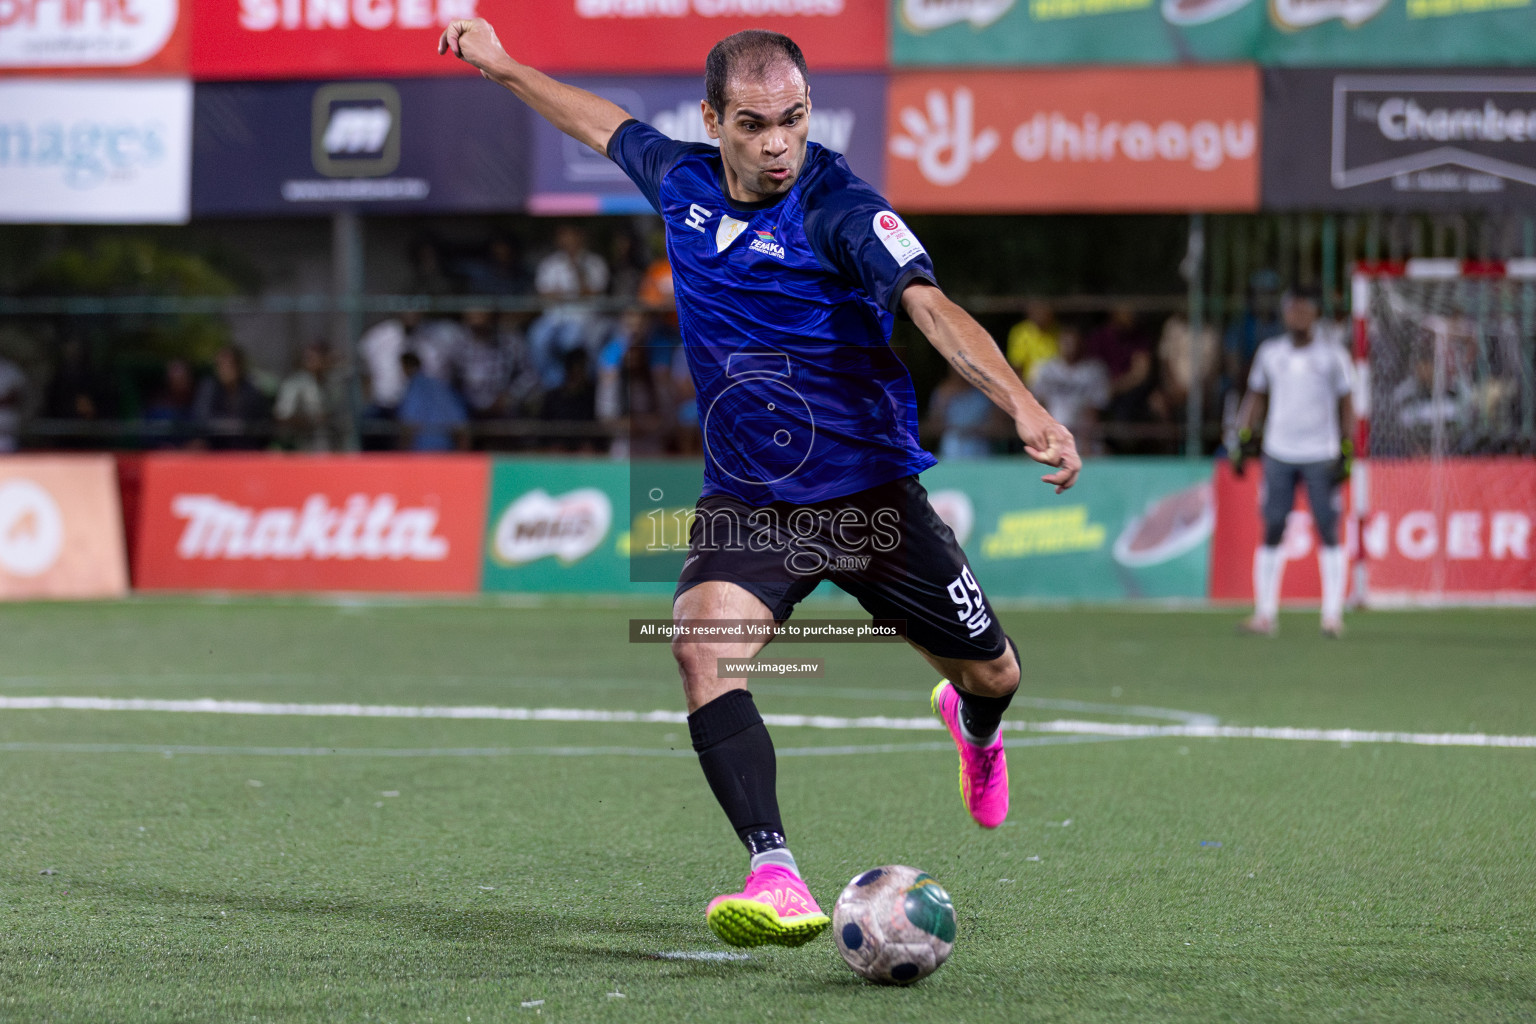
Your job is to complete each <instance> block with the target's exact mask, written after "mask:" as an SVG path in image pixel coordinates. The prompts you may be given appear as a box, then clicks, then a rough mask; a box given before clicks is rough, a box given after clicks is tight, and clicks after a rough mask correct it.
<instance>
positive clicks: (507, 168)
mask: <svg viewBox="0 0 1536 1024" xmlns="http://www.w3.org/2000/svg"><path fill="white" fill-rule="evenodd" d="M526 120H527V118H526V110H525V108H524V107H523V105H522V104H521V103H518V102H517V101H516V100H515V99H513V98H512V97H511V95H509V94H508V93H507V92H506V91H505V90H502V89H497V88H493V87H491V86H490V84H489V83H487V82H486V81H484V80H483V79H480V78H475V79H472V80H471V79H463V80H461V79H415V80H412V79H403V80H398V81H390V82H383V81H378V82H254V83H216V84H200V85H198V87H197V99H196V117H195V124H194V139H193V148H194V152H195V160H194V162H193V177H192V209H193V212H194V213H196V214H197V215H198V216H228V215H237V216H241V215H260V216H265V215H271V214H292V215H300V216H313V215H316V214H321V213H326V212H329V211H333V210H338V209H369V210H376V211H379V212H384V211H390V212H396V213H482V212H485V213H489V212H503V211H513V210H521V209H522V206H523V202H524V200H525V198H526V196H527V181H528V175H527V148H528V143H527V135H526Z"/></svg>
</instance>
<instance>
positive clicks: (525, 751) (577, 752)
mask: <svg viewBox="0 0 1536 1024" xmlns="http://www.w3.org/2000/svg"><path fill="white" fill-rule="evenodd" d="M1124 738H1125V737H1121V736H1029V737H1025V738H1024V739H1015V740H1008V741H1007V744H1006V745H1007V746H1008V747H1009V748H1010V749H1012V748H1015V747H1047V746H1058V745H1061V744H1069V743H1114V742H1118V741H1120V740H1122V739H1124ZM954 746H955V745H954V743H952V742H951V741H949V740H941V741H938V742H934V743H874V744H860V745H847V746H835V747H783V748H780V749H778V750H776V751H775V754H776V755H777V756H779V757H841V756H847V755H853V754H903V753H917V752H925V751H931V750H953V749H954ZM0 753H14V754H159V755H161V756H162V757H176V756H186V755H199V754H203V755H215V756H226V757H517V756H520V755H521V756H528V755H532V756H535V757H682V758H688V759H689V760H692V759H693V758H694V757H695V756H696V755H695V754H694V752H693V750H692V749H691V748H689V747H686V746H683V747H232V746H208V745H198V746H192V745H186V744H177V743H158V744H157V743H26V742H19V743H0Z"/></svg>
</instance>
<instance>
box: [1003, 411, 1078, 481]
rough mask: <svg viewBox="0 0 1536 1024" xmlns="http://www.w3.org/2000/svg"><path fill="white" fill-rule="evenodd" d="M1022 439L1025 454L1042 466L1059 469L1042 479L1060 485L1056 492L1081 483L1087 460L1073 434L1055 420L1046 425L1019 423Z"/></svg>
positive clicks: (1021, 421)
mask: <svg viewBox="0 0 1536 1024" xmlns="http://www.w3.org/2000/svg"><path fill="white" fill-rule="evenodd" d="M1017 426H1018V429H1019V439H1020V440H1022V441H1023V442H1024V454H1026V455H1028V456H1029V457H1030V458H1032V459H1034V460H1035V461H1036V462H1038V463H1041V464H1042V465H1046V466H1052V467H1055V469H1056V472H1054V473H1050V474H1047V475H1046V476H1043V477H1041V478H1040V479H1041V480H1043V481H1045V482H1046V483H1048V484H1055V485H1056V493H1057V494H1060V493H1061V492H1062V491H1064V490H1066V489H1067V488H1069V487H1071V486H1072V485H1073V484H1074V483H1076V482H1077V474H1078V473H1080V472H1082V469H1083V460H1082V457H1081V456H1079V455H1078V454H1077V441H1076V440H1075V439H1074V438H1073V437H1072V432H1071V431H1070V430H1068V429H1067V428H1066V427H1064V426H1062V425H1061V424H1060V423H1058V422H1056V421H1055V420H1053V419H1052V420H1047V422H1045V423H1044V424H1041V423H1038V422H1026V421H1024V420H1020V421H1019V422H1018V424H1017Z"/></svg>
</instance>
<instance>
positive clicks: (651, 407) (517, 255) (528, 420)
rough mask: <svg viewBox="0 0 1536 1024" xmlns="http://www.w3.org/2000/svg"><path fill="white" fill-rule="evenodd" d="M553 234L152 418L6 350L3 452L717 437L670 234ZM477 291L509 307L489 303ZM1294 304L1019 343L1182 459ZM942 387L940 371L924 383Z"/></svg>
mask: <svg viewBox="0 0 1536 1024" xmlns="http://www.w3.org/2000/svg"><path fill="white" fill-rule="evenodd" d="M551 241H552V244H551V245H550V247H549V249H548V251H547V252H545V253H544V254H543V255H542V256H541V257H539V258H537V259H526V258H525V256H524V250H523V248H522V245H521V242H520V241H519V240H518V239H517V238H515V237H513V236H511V235H505V234H497V235H494V236H492V237H491V238H490V239H489V240H488V241H487V242H485V244H483V245H480V246H477V247H474V248H472V249H466V250H460V251H457V252H454V251H450V250H448V249H446V248H445V247H444V246H442V245H441V244H440V243H438V242H436V241H435V240H433V239H431V238H428V237H420V238H417V239H416V240H414V241H413V242H412V243H411V244H410V245H409V247H408V258H407V261H406V268H407V273H408V274H409V281H408V282H406V283H405V284H404V287H405V289H406V290H408V291H409V292H410V293H411V294H413V295H416V296H424V297H430V298H433V299H439V298H451V300H452V301H450V302H435V303H432V304H431V305H432V306H434V307H435V308H437V309H442V308H444V307H445V306H449V307H457V308H459V309H462V310H463V311H462V312H460V313H456V314H444V313H429V312H423V311H412V310H407V311H403V312H399V313H396V314H393V315H389V316H386V317H385V318H383V319H380V320H378V321H377V322H374V323H372V324H371V325H369V326H368V327H367V328H366V329H365V330H364V331H363V333H362V334H361V336H360V337H359V338H358V339H357V340H356V344H355V347H354V350H353V351H352V352H350V353H342V352H338V351H336V350H333V349H332V348H331V346H329V345H328V344H326V343H325V342H322V341H319V340H311V341H309V342H308V343H306V344H304V345H303V346H302V348H301V350H300V351H299V352H298V353H297V354H296V358H295V359H294V360H293V366H292V367H291V369H290V371H289V372H288V373H287V374H286V375H280V374H263V373H260V372H255V371H253V370H252V368H251V367H250V366H249V365H248V364H247V359H246V357H245V354H244V353H243V352H242V351H241V350H240V349H239V348H237V347H233V346H229V347H225V348H223V349H222V350H220V351H219V352H218V353H217V354H216V355H215V356H214V358H213V359H212V360H211V365H210V366H208V367H207V368H206V371H205V372H203V373H201V374H199V372H198V370H197V368H196V367H195V366H194V365H193V363H192V362H190V361H189V360H187V359H183V358H173V359H170V360H168V361H167V362H165V363H164V364H163V367H162V368H161V370H158V371H157V372H158V373H159V379H158V382H157V383H156V384H154V385H153V386H152V387H150V388H148V389H147V392H148V397H147V398H146V399H144V400H143V401H142V402H141V403H139V404H138V406H137V408H136V409H135V410H134V413H135V416H134V417H115V416H114V414H115V413H117V412H119V410H117V409H115V408H113V404H112V402H111V401H109V400H108V399H107V398H106V397H105V396H104V391H103V389H102V388H101V386H100V383H99V378H98V376H97V375H95V374H93V372H92V367H91V365H90V358H89V353H88V351H87V349H86V347H85V346H84V345H82V344H81V342H80V341H79V340H78V338H70V337H66V338H65V339H64V340H63V341H62V343H61V344H60V345H59V346H58V347H57V350H56V358H55V360H54V364H53V367H52V373H51V375H49V376H48V378H47V379H46V385H45V387H44V389H43V392H44V393H43V394H41V395H36V394H32V393H31V392H29V389H28V381H27V375H26V373H25V372H24V371H23V368H22V367H21V366H18V365H17V364H16V363H15V362H12V361H10V360H7V359H6V358H4V355H3V354H0V451H7V450H14V449H15V448H16V447H17V446H18V441H19V438H20V437H21V435H22V432H23V427H24V426H25V425H26V423H25V421H26V419H27V414H29V413H30V415H31V416H32V417H33V418H35V419H38V420H43V421H48V422H49V423H51V424H69V423H76V424H82V423H83V424H86V425H89V424H90V423H92V422H100V423H108V422H109V421H114V419H116V421H117V422H119V423H121V421H122V420H127V419H132V420H133V421H134V422H136V423H137V424H138V426H139V433H138V434H137V435H134V434H132V433H131V432H130V433H126V434H125V433H123V432H122V431H119V432H118V433H117V434H115V435H113V434H111V433H110V432H107V433H102V434H98V435H95V436H93V435H91V433H90V431H88V430H80V431H77V432H76V433H75V434H73V435H72V434H71V433H70V432H69V431H68V430H57V431H56V432H55V433H54V434H53V435H51V436H47V437H46V438H45V439H44V441H43V444H45V445H47V446H49V447H69V446H71V445H79V446H85V447H98V446H101V445H103V444H112V443H129V444H134V443H137V444H139V445H140V446H143V447H151V448H156V447H159V448H193V449H211V450H241V449H265V448H272V447H276V448H281V449H286V450H292V451H306V452H325V451H347V450H357V449H364V450H409V451H423V452H434V451H453V450H467V449H471V448H478V449H482V450H483V449H491V450H508V451H520V450H535V449H537V450H554V451H562V452H572V453H592V454H600V453H606V454H609V455H611V456H613V457H616V458H622V457H628V456H654V455H667V454H695V453H697V452H699V451H700V450H701V443H700V439H699V429H698V420H697V411H696V409H695V408H694V402H693V386H692V380H691V378H690V376H689V373H688V367H687V364H686V361H685V359H684V356H683V348H682V344H681V339H680V337H679V331H678V322H677V315H676V311H675V306H674V303H673V295H672V275H671V268H670V266H669V265H668V263H667V259H666V256H665V253H664V251H662V249H661V246H660V245H659V244H657V243H659V238H657V239H654V240H653V239H649V238H646V237H643V236H642V235H641V234H640V233H639V232H638V231H636V230H635V226H634V225H633V224H631V225H626V226H625V227H623V228H621V229H620V230H618V231H617V232H615V233H614V234H613V235H612V236H611V238H610V239H609V242H608V244H607V245H606V246H603V247H602V248H603V250H604V251H603V252H599V251H598V250H597V247H595V246H594V245H593V243H592V241H591V239H590V238H589V236H588V234H587V232H586V230H585V229H584V228H583V227H582V226H581V225H580V224H578V223H575V222H568V223H560V224H558V225H556V226H555V228H554V230H553V232H552V239H551ZM1269 277H1270V278H1273V277H1274V275H1272V274H1271V275H1269ZM477 296H480V297H485V298H486V299H488V300H493V301H487V302H486V303H484V304H483V305H478V306H477V305H476V304H475V297H477ZM506 299H514V300H520V301H516V302H510V303H509V302H506V301H503V300H506ZM524 300H525V301H524ZM1278 306H1279V294H1278V286H1277V284H1276V283H1275V281H1272V280H1268V279H1263V280H1261V279H1260V278H1257V277H1256V278H1255V282H1254V284H1253V285H1252V287H1251V288H1250V291H1249V294H1248V296H1247V301H1246V302H1245V303H1244V305H1243V307H1242V309H1241V311H1240V313H1239V314H1238V315H1236V316H1235V317H1233V318H1231V319H1230V321H1229V322H1228V323H1227V324H1226V330H1225V331H1224V332H1222V333H1221V334H1220V335H1218V332H1217V331H1216V330H1215V329H1213V328H1212V327H1211V326H1206V327H1205V328H1204V329H1203V333H1202V335H1201V338H1200V344H1199V346H1198V348H1199V352H1200V353H1201V356H1200V358H1199V359H1198V360H1195V359H1192V358H1191V353H1192V346H1191V344H1190V341H1191V339H1190V327H1189V323H1188V321H1187V320H1186V318H1185V317H1184V316H1183V315H1182V314H1174V315H1172V316H1158V317H1152V316H1149V315H1147V314H1145V313H1143V312H1139V311H1138V310H1137V309H1136V308H1135V307H1133V306H1130V305H1123V304H1122V305H1114V306H1112V307H1111V308H1109V309H1108V310H1107V311H1106V312H1103V313H1100V314H1098V315H1096V316H1094V317H1091V318H1089V317H1059V316H1058V315H1057V311H1056V310H1055V309H1053V307H1052V305H1051V304H1050V303H1049V302H1048V301H1045V300H1034V301H1030V302H1028V303H1026V304H1025V312H1024V316H1023V318H1022V319H1021V320H1020V321H1019V322H1018V323H1016V324H1014V325H1012V327H1011V328H1010V329H1008V330H1007V331H1006V333H1005V334H1004V335H1003V336H1002V337H1000V338H999V344H1000V347H1001V348H1002V350H1003V352H1004V354H1005V356H1006V358H1007V360H1008V362H1009V364H1010V365H1011V366H1012V367H1013V369H1014V370H1015V372H1017V373H1018V374H1019V376H1020V378H1021V379H1022V380H1023V381H1024V382H1025V383H1026V384H1027V385H1028V386H1029V387H1030V388H1031V390H1032V391H1033V392H1034V394H1035V395H1036V396H1037V397H1038V398H1039V399H1040V401H1041V402H1042V403H1043V404H1044V405H1045V406H1046V408H1047V409H1049V410H1050V412H1051V414H1052V415H1053V416H1055V417H1056V418H1057V419H1058V420H1060V421H1061V422H1063V423H1065V424H1066V425H1067V426H1068V427H1069V428H1070V429H1071V430H1072V431H1073V433H1074V434H1075V435H1076V436H1077V437H1078V439H1079V447H1080V449H1081V450H1082V451H1083V452H1084V453H1085V454H1106V453H1111V454H1172V453H1175V452H1179V451H1182V450H1183V447H1184V431H1185V421H1186V415H1187V411H1188V408H1189V403H1190V401H1191V398H1192V396H1193V395H1194V394H1196V393H1198V394H1199V396H1200V398H1201V402H1202V406H1203V410H1204V419H1205V420H1206V422H1207V423H1211V424H1214V422H1215V421H1216V420H1217V419H1218V418H1219V417H1220V418H1225V419H1230V418H1232V417H1233V416H1235V411H1236V405H1237V400H1238V398H1240V396H1241V393H1242V389H1243V382H1244V380H1245V376H1246V373H1247V368H1248V364H1249V362H1250V361H1251V359H1252V356H1253V353H1254V351H1255V350H1256V349H1257V347H1258V345H1259V344H1260V343H1261V342H1263V341H1264V340H1266V339H1268V338H1270V337H1273V336H1275V335H1277V334H1280V333H1281V331H1282V328H1281V325H1280V322H1279V315H1278ZM509 307H510V309H509ZM512 310H516V311H512ZM1318 330H1319V331H1320V332H1321V333H1323V334H1324V335H1326V337H1325V340H1327V341H1329V342H1330V343H1339V344H1342V343H1344V337H1345V332H1344V330H1343V327H1342V325H1340V324H1339V323H1337V322H1335V321H1330V320H1324V321H1322V322H1321V323H1320V325H1319V328H1318ZM1197 364H1198V365H1197ZM1425 365H1427V364H1424V363H1423V361H1422V360H1421V361H1420V364H1418V365H1416V366H1414V367H1412V368H1409V372H1406V373H1405V374H1404V376H1405V380H1404V383H1403V385H1402V387H1401V389H1400V390H1401V391H1402V402H1401V404H1402V405H1403V407H1404V408H1405V409H1410V410H1411V411H1412V414H1413V415H1417V416H1419V417H1420V418H1421V419H1423V418H1426V417H1427V418H1430V419H1433V417H1434V416H1435V415H1443V416H1449V415H1451V413H1446V412H1444V410H1441V412H1440V413H1436V408H1437V406H1436V405H1435V403H1439V404H1440V405H1441V406H1444V405H1446V404H1447V403H1448V402H1450V401H1451V399H1452V398H1454V396H1447V395H1445V394H1444V393H1436V394H1432V395H1429V397H1427V398H1425V397H1423V396H1420V395H1419V393H1418V392H1419V391H1424V392H1426V393H1428V389H1429V383H1427V382H1429V380H1430V374H1429V371H1428V370H1426V369H1425ZM945 369H946V370H948V368H947V367H945ZM1414 374H1417V376H1414ZM924 383H925V382H924V381H922V380H919V381H918V385H919V387H918V390H919V393H920V394H922V393H924V391H925V390H926V389H925V387H924ZM1415 388H1417V389H1418V390H1417V391H1415ZM921 425H922V431H923V434H924V440H925V442H926V443H927V444H928V445H930V447H931V448H932V450H934V451H935V452H936V453H938V454H939V455H940V457H941V458H945V459H959V458H978V457H984V456H987V455H993V454H1006V453H1010V452H1018V451H1020V450H1021V449H1020V445H1019V443H1018V440H1017V437H1016V436H1015V434H1014V431H1013V425H1012V424H1011V423H1009V422H1007V420H1006V417H1004V416H1003V415H1002V414H1000V413H999V412H998V410H996V409H995V408H994V407H993V406H992V405H991V403H990V402H989V401H987V399H986V398H985V397H984V396H983V395H981V394H980V393H979V392H978V391H976V390H975V389H974V388H973V387H971V386H970V385H969V384H968V383H967V382H966V381H965V380H964V379H963V378H962V377H960V376H959V375H958V374H956V373H954V372H952V371H951V372H948V373H947V374H946V375H945V376H944V377H943V378H942V379H941V380H939V381H938V382H937V383H936V386H934V387H933V388H932V389H931V391H929V392H928V396H927V400H926V406H925V409H924V416H923V418H922V424H921ZM1211 433H1212V434H1214V433H1215V431H1214V430H1212V431H1211ZM1211 439H1212V438H1209V437H1208V438H1207V439H1206V440H1211Z"/></svg>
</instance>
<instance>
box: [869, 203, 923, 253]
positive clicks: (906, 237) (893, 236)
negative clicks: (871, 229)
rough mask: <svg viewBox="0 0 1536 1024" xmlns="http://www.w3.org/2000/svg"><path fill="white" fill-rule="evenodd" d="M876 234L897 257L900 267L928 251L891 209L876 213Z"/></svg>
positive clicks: (888, 250)
mask: <svg viewBox="0 0 1536 1024" xmlns="http://www.w3.org/2000/svg"><path fill="white" fill-rule="evenodd" d="M875 235H876V236H877V237H878V238H879V239H880V244H881V245H883V246H885V249H886V251H887V252H889V253H890V254H891V256H892V257H893V258H895V260H896V265H897V266H898V267H904V266H906V265H907V264H908V263H911V262H912V261H913V260H915V259H917V258H918V257H919V256H921V255H922V254H923V253H924V252H925V251H926V250H925V249H924V248H923V243H922V242H919V241H918V240H917V236H916V235H914V234H913V233H912V230H911V229H910V228H908V227H907V226H906V225H905V224H903V223H902V220H901V218H900V217H898V216H896V215H895V214H894V213H892V212H891V211H890V210H881V211H880V212H879V213H877V214H875Z"/></svg>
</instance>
